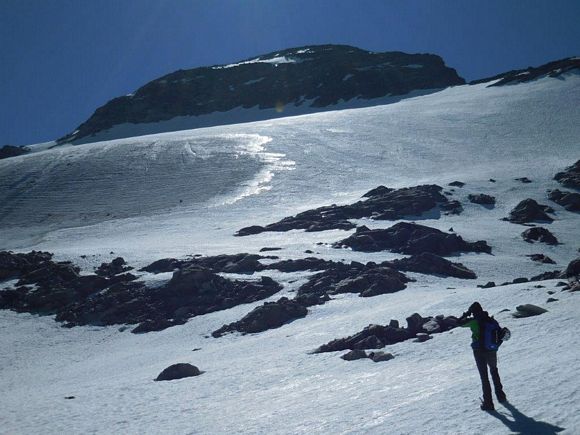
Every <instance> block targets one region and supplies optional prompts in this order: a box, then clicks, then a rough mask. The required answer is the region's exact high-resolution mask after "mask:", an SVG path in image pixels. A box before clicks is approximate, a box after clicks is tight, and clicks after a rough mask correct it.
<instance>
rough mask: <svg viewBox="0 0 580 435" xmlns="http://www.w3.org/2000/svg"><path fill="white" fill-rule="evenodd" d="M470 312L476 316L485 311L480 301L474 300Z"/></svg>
mask: <svg viewBox="0 0 580 435" xmlns="http://www.w3.org/2000/svg"><path fill="white" fill-rule="evenodd" d="M468 312H469V313H471V314H473V315H474V316H478V315H480V314H482V313H483V308H482V307H481V304H480V303H479V302H474V303H472V304H471V306H470V307H469V311H468Z"/></svg>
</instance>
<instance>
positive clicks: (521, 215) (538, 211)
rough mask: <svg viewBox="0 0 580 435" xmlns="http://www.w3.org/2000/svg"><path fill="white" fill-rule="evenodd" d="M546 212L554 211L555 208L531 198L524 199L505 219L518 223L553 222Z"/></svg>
mask: <svg viewBox="0 0 580 435" xmlns="http://www.w3.org/2000/svg"><path fill="white" fill-rule="evenodd" d="M546 213H554V210H553V209H552V208H551V207H548V206H547V205H541V204H538V203H537V202H536V201H534V200H533V199H531V198H528V199H524V200H523V201H521V202H520V203H519V204H518V205H516V206H515V207H514V209H513V210H512V211H511V212H510V215H509V217H507V218H504V220H506V221H509V222H513V223H516V224H525V223H529V222H553V221H554V219H552V218H551V217H550V216H548V215H547V214H546Z"/></svg>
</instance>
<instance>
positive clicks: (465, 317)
mask: <svg viewBox="0 0 580 435" xmlns="http://www.w3.org/2000/svg"><path fill="white" fill-rule="evenodd" d="M470 315H471V313H470V312H469V311H466V312H465V313H463V314H462V315H461V317H460V318H459V319H458V324H459V326H461V327H462V328H471V326H472V325H473V322H475V321H476V320H475V318H473V317H469V316H470Z"/></svg>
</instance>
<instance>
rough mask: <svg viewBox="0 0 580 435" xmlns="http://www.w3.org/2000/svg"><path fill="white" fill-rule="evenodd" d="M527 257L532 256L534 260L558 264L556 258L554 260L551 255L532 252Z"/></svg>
mask: <svg viewBox="0 0 580 435" xmlns="http://www.w3.org/2000/svg"><path fill="white" fill-rule="evenodd" d="M526 257H530V258H531V260H532V261H535V262H537V263H543V264H556V262H555V261H554V260H552V259H551V258H550V257H548V256H547V255H544V254H530V255H526Z"/></svg>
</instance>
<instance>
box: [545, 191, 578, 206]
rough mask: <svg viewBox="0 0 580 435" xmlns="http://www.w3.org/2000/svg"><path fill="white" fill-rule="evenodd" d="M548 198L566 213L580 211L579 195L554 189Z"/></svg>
mask: <svg viewBox="0 0 580 435" xmlns="http://www.w3.org/2000/svg"><path fill="white" fill-rule="evenodd" d="M548 198H549V199H550V200H552V201H554V202H555V203H556V204H559V205H561V206H562V207H564V208H565V209H566V210H568V211H580V193H577V192H562V191H560V190H558V189H554V190H552V191H550V192H549V193H548Z"/></svg>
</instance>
